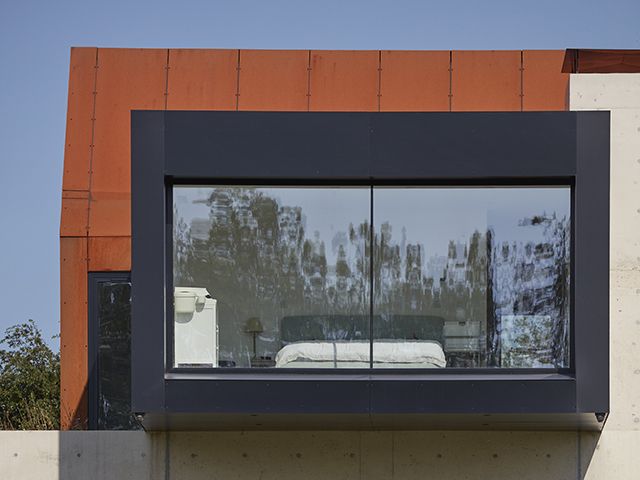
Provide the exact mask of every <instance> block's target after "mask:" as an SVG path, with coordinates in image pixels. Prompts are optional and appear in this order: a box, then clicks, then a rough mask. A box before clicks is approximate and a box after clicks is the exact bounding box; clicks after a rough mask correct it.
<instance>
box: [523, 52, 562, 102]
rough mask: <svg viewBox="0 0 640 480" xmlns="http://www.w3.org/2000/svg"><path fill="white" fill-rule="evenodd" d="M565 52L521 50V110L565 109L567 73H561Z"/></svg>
mask: <svg viewBox="0 0 640 480" xmlns="http://www.w3.org/2000/svg"><path fill="white" fill-rule="evenodd" d="M563 61H564V51H562V50H524V51H523V52H522V67H523V71H522V74H523V76H522V80H523V83H522V93H523V97H522V98H523V110H568V109H569V101H568V100H569V74H567V73H562V63H563Z"/></svg>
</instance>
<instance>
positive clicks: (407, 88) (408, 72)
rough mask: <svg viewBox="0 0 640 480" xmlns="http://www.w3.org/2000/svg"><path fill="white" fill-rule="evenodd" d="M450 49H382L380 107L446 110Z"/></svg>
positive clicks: (411, 109) (387, 108)
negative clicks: (421, 50) (425, 50)
mask: <svg viewBox="0 0 640 480" xmlns="http://www.w3.org/2000/svg"><path fill="white" fill-rule="evenodd" d="M449 59H450V53H449V51H448V50H447V51H432V52H418V51H390V50H383V51H382V52H381V62H380V65H381V72H380V95H381V96H380V111H383V112H384V111H388V112H392V111H396V112H411V111H416V112H419V111H422V112H433V111H436V112H438V111H439V112H443V111H448V110H449Z"/></svg>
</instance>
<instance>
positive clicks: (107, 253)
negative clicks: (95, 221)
mask: <svg viewBox="0 0 640 480" xmlns="http://www.w3.org/2000/svg"><path fill="white" fill-rule="evenodd" d="M88 260H89V271H90V272H113V271H123V272H126V271H129V270H131V237H90V238H89V259H88Z"/></svg>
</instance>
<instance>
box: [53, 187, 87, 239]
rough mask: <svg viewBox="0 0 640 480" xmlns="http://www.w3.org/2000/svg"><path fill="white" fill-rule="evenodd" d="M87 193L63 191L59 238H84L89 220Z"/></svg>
mask: <svg viewBox="0 0 640 480" xmlns="http://www.w3.org/2000/svg"><path fill="white" fill-rule="evenodd" d="M88 215H89V192H86V191H75V190H71V191H66V192H65V191H63V192H62V212H61V216H60V236H61V237H86V236H87V221H88V219H89V217H88Z"/></svg>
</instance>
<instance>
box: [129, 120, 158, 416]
mask: <svg viewBox="0 0 640 480" xmlns="http://www.w3.org/2000/svg"><path fill="white" fill-rule="evenodd" d="M163 159H164V113H163V112H152V111H140V112H132V115H131V184H132V187H131V237H132V238H131V256H132V269H131V303H132V305H131V405H132V409H133V411H134V412H145V411H161V410H163V409H164V372H165V364H164V351H165V328H164V319H165V292H164V279H165V237H164V234H165V223H164V222H165V189H164V163H163Z"/></svg>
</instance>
